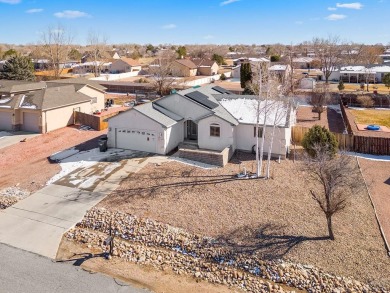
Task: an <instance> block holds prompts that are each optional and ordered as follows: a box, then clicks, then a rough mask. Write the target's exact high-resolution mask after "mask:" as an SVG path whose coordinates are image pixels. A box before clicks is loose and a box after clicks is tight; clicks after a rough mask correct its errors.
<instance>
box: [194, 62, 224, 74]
mask: <svg viewBox="0 0 390 293" xmlns="http://www.w3.org/2000/svg"><path fill="white" fill-rule="evenodd" d="M192 62H194V64H195V65H196V66H197V69H198V72H197V75H206V76H212V75H216V74H218V70H219V66H218V63H217V62H215V61H214V60H211V59H201V58H194V59H192Z"/></svg>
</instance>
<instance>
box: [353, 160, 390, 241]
mask: <svg viewBox="0 0 390 293" xmlns="http://www.w3.org/2000/svg"><path fill="white" fill-rule="evenodd" d="M359 162H360V166H361V168H362V171H363V176H364V178H365V179H366V181H367V185H368V188H369V190H370V193H371V196H372V198H373V201H374V204H375V207H376V209H377V213H378V217H379V220H380V222H381V225H382V229H383V231H384V233H385V234H386V239H387V242H388V243H389V245H390V161H373V160H366V159H359Z"/></svg>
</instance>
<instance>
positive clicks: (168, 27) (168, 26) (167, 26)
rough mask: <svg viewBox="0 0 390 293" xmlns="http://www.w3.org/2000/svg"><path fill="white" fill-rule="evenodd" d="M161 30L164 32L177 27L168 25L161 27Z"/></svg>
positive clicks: (171, 24)
mask: <svg viewBox="0 0 390 293" xmlns="http://www.w3.org/2000/svg"><path fill="white" fill-rule="evenodd" d="M161 28H162V29H164V30H171V29H174V28H177V26H176V24H173V23H170V24H166V25H163V26H162V27H161Z"/></svg>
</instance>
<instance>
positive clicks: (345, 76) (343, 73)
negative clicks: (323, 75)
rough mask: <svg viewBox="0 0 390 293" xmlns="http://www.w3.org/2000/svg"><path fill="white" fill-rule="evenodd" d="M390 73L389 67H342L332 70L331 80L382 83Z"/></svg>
mask: <svg viewBox="0 0 390 293" xmlns="http://www.w3.org/2000/svg"><path fill="white" fill-rule="evenodd" d="M387 73H390V66H389V65H368V66H364V65H353V66H340V67H336V68H334V69H333V70H332V72H331V74H330V76H329V80H333V81H340V80H343V82H348V83H365V82H367V81H368V82H370V83H381V82H382V80H383V77H384V76H385V74H387Z"/></svg>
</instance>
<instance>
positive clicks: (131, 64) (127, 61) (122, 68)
mask: <svg viewBox="0 0 390 293" xmlns="http://www.w3.org/2000/svg"><path fill="white" fill-rule="evenodd" d="M141 69H142V67H141V64H139V62H138V61H137V60H134V59H132V58H121V59H117V60H115V61H113V62H112V64H111V66H110V72H111V73H125V72H137V71H141Z"/></svg>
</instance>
